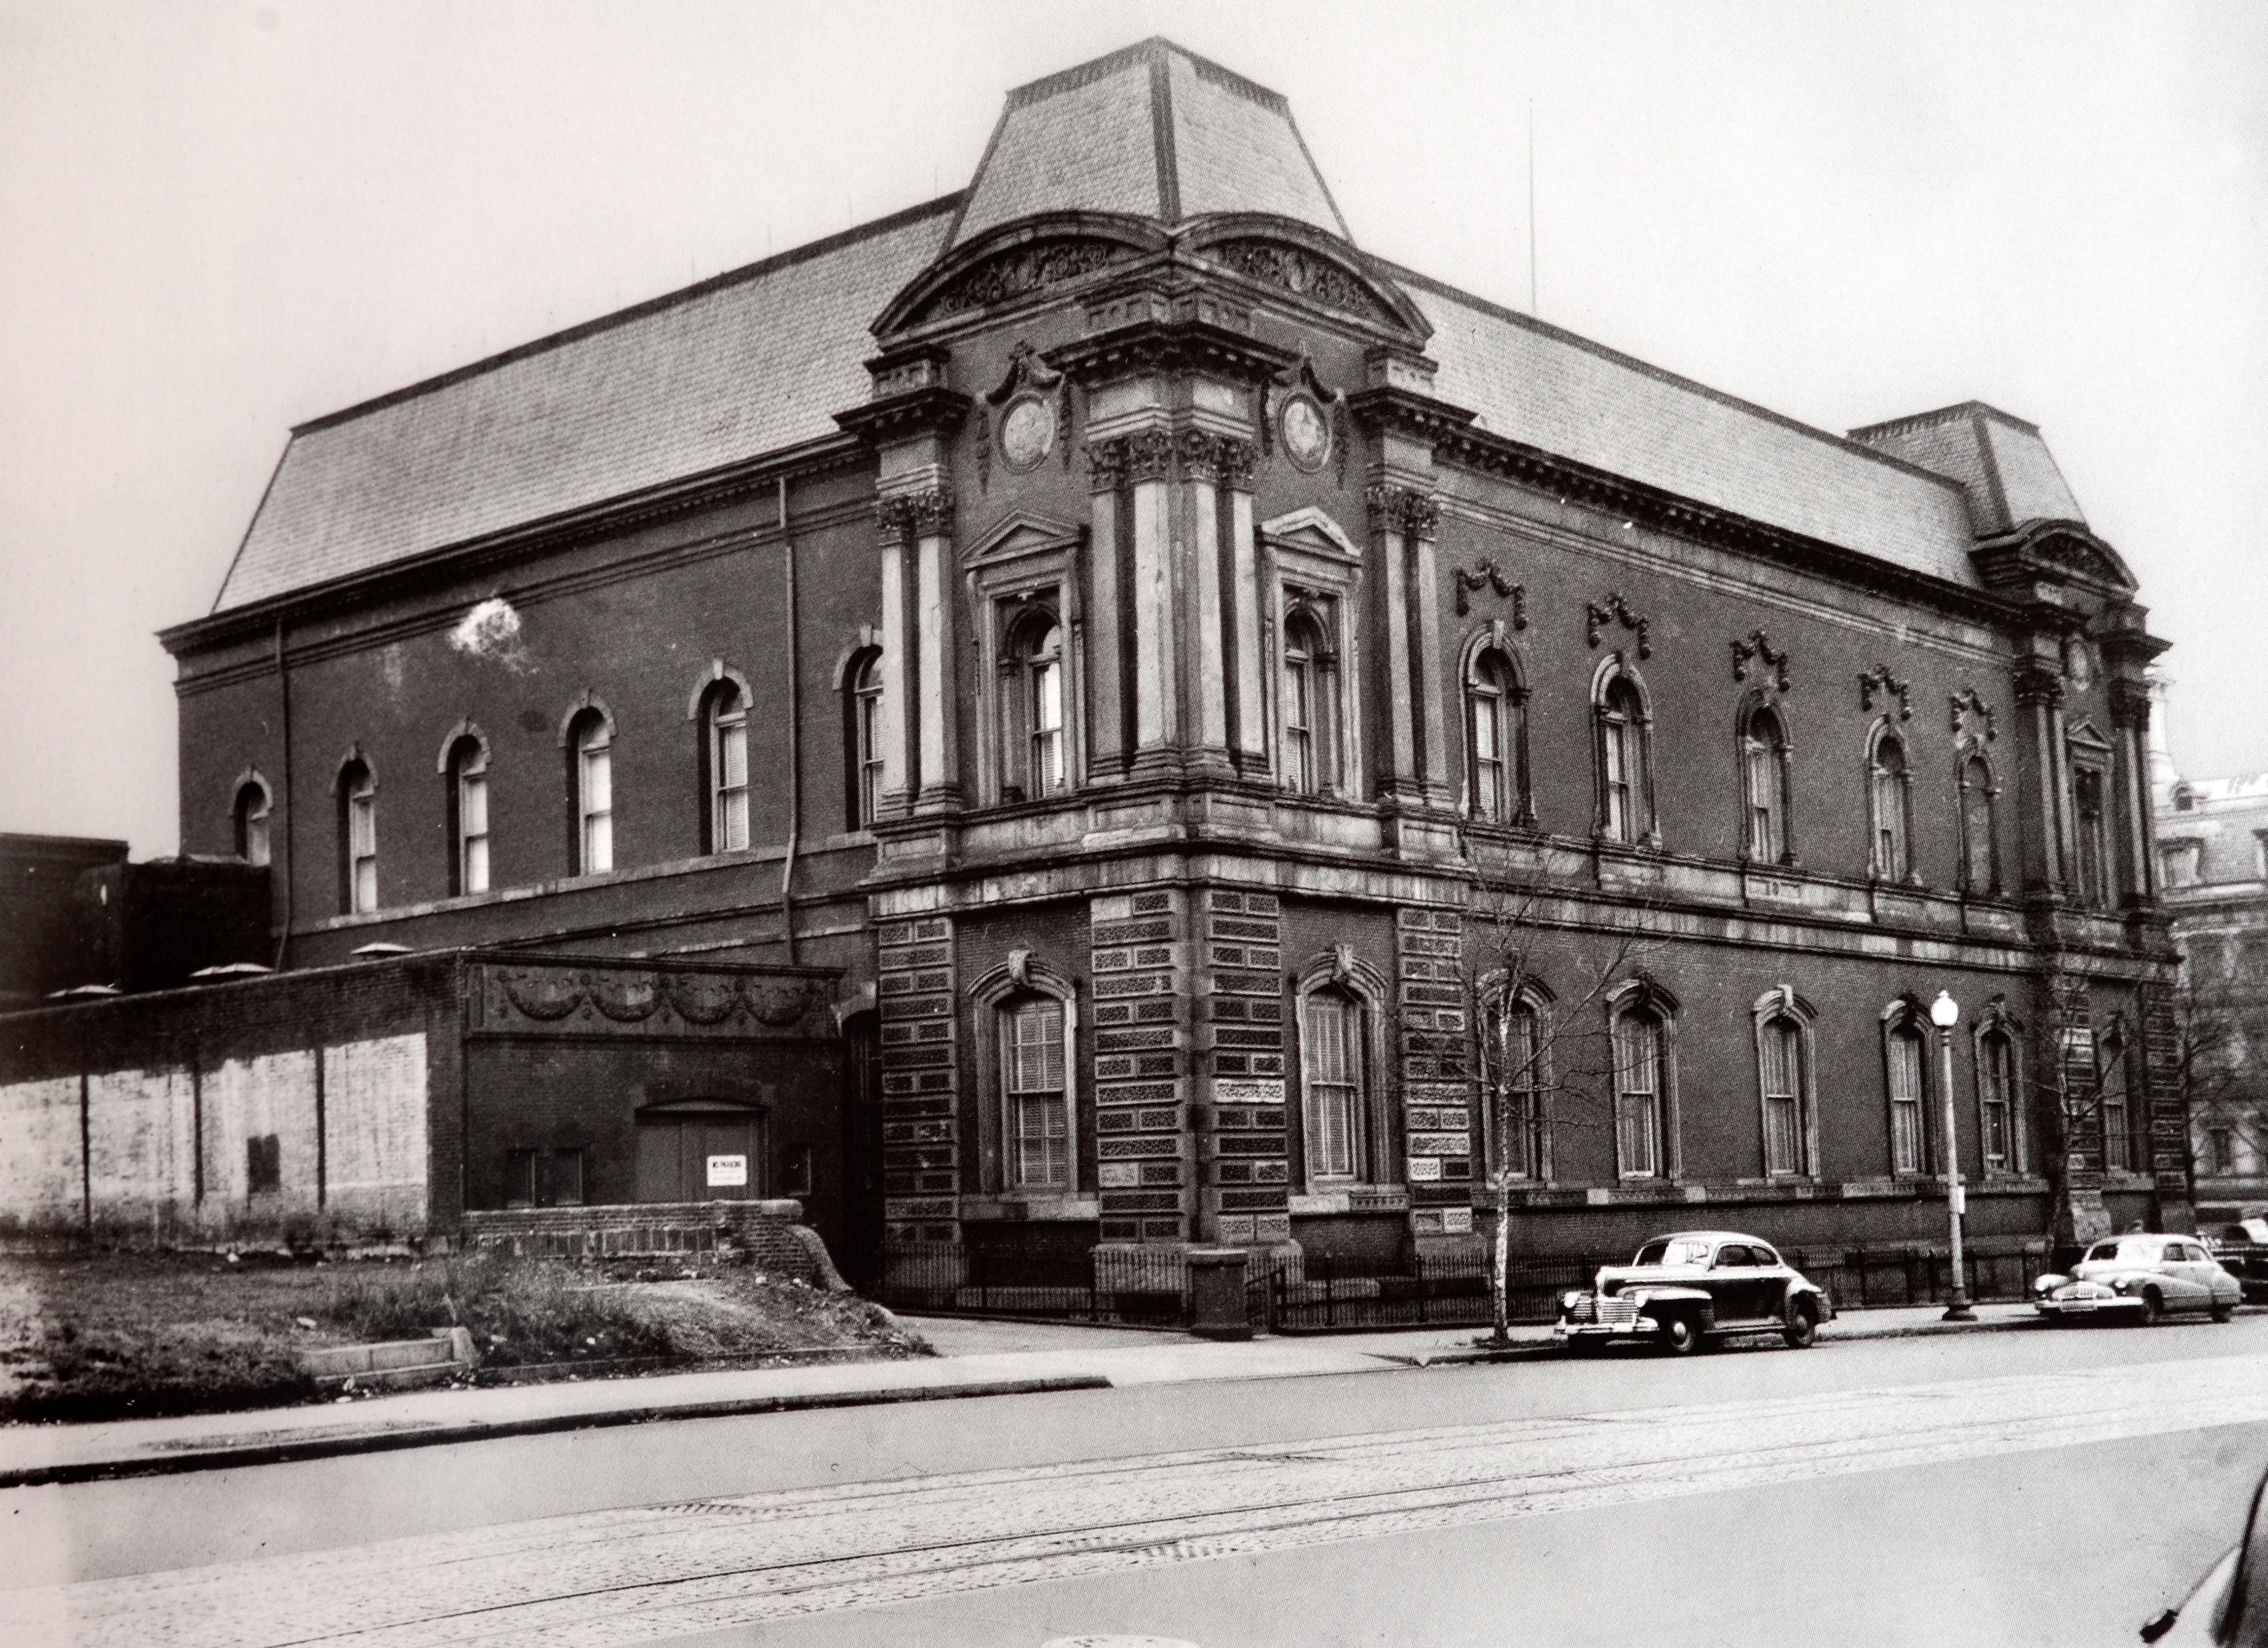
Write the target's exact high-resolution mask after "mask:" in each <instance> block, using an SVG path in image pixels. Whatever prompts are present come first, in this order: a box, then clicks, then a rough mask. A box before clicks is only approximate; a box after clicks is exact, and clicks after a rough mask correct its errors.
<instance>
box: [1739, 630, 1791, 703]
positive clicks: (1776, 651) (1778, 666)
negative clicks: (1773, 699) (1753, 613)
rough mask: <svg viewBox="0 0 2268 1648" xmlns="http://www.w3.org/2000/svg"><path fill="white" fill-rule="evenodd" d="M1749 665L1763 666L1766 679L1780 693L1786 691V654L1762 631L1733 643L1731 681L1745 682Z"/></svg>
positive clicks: (1756, 631)
mask: <svg viewBox="0 0 2268 1648" xmlns="http://www.w3.org/2000/svg"><path fill="white" fill-rule="evenodd" d="M1751 663H1761V664H1763V665H1764V670H1765V674H1766V678H1767V679H1769V680H1770V681H1771V683H1772V684H1773V685H1775V686H1777V687H1778V689H1779V690H1780V691H1783V692H1786V691H1788V678H1787V654H1786V651H1785V650H1783V649H1782V648H1780V647H1774V646H1773V645H1772V644H1771V637H1770V636H1768V635H1766V634H1765V633H1764V632H1763V631H1762V630H1751V631H1750V632H1749V639H1746V640H1744V641H1734V643H1733V679H1734V680H1735V681H1746V680H1747V679H1748V678H1749V665H1750V664H1751Z"/></svg>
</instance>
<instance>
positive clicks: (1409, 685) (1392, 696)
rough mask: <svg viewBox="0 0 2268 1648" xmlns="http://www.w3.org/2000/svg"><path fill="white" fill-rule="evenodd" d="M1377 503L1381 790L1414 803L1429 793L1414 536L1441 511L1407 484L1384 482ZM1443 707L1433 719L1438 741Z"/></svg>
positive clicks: (1372, 501) (1427, 531)
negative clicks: (1382, 731)
mask: <svg viewBox="0 0 2268 1648" xmlns="http://www.w3.org/2000/svg"><path fill="white" fill-rule="evenodd" d="M1366 501H1367V502H1368V504H1369V506H1370V528H1371V541H1372V543H1373V546H1374V549H1375V558H1376V562H1377V573H1378V576H1377V578H1376V579H1375V580H1374V594H1373V597H1372V601H1373V610H1374V611H1375V612H1376V614H1377V619H1378V635H1379V641H1380V649H1381V663H1382V665H1383V668H1384V674H1385V681H1384V684H1383V691H1381V694H1380V698H1381V707H1382V709H1383V711H1384V720H1385V732H1386V737H1385V748H1384V750H1383V754H1384V756H1385V763H1384V769H1385V770H1384V771H1383V772H1381V774H1380V780H1381V782H1380V785H1379V787H1380V789H1381V792H1382V793H1384V794H1388V795H1394V796H1400V797H1403V798H1404V799H1407V800H1410V801H1420V800H1423V799H1425V769H1424V750H1425V719H1424V718H1425V710H1424V706H1423V699H1424V698H1425V696H1426V694H1425V691H1424V686H1425V684H1424V683H1423V682H1422V681H1421V679H1420V677H1419V676H1418V646H1417V638H1416V636H1415V634H1414V633H1413V631H1414V629H1415V627H1416V626H1415V624H1414V623H1413V617H1414V614H1415V603H1416V598H1417V591H1416V589H1415V588H1414V580H1413V571H1414V567H1413V561H1414V558H1415V557H1414V551H1413V550H1412V543H1413V541H1415V540H1417V539H1418V538H1419V537H1420V536H1424V537H1425V538H1428V539H1430V537H1431V536H1432V532H1433V529H1434V523H1435V521H1437V520H1438V518H1439V512H1438V510H1437V508H1436V506H1435V505H1434V503H1433V500H1432V499H1431V498H1429V497H1427V496H1426V495H1425V493H1423V492H1420V491H1415V490H1414V489H1412V488H1410V487H1406V486H1394V485H1388V484H1378V485H1373V486H1372V487H1371V488H1370V489H1369V491H1368V492H1367V493H1366ZM1433 723H1434V727H1435V728H1436V732H1435V739H1436V742H1437V744H1438V739H1439V731H1438V728H1439V726H1440V711H1439V707H1438V706H1436V708H1435V712H1434V716H1433Z"/></svg>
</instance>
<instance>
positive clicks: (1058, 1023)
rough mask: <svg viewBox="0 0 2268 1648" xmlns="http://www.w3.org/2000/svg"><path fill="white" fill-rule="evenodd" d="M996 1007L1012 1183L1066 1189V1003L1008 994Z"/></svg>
mask: <svg viewBox="0 0 2268 1648" xmlns="http://www.w3.org/2000/svg"><path fill="white" fill-rule="evenodd" d="M997 1010H998V1037H999V1042H1000V1093H1001V1097H1002V1099H1003V1101H1004V1103H1005V1109H1006V1112H1007V1114H1006V1118H1005V1120H1006V1133H1007V1135H1008V1136H1007V1140H1006V1144H1007V1151H1006V1155H1007V1167H1008V1179H1009V1183H1010V1187H1011V1188H1013V1189H1017V1190H1060V1191H1068V1190H1069V1189H1070V1188H1071V1106H1070V1104H1069V1102H1068V1100H1069V1092H1068V1089H1067V1085H1066V1083H1065V1080H1064V1072H1065V1069H1066V1067H1067V1060H1066V1059H1065V1057H1064V1040H1065V1036H1064V1004H1063V1003H1062V1002H1061V1001H1058V1000H1057V999H1056V998H1055V997H1053V996H1048V995H1040V994H1027V995H1020V996H1016V997H1013V998H1011V999H1010V1000H1009V1001H1006V1002H1005V1003H1004V1004H1003V1005H1002V1006H1001V1007H999V1008H998V1009H997Z"/></svg>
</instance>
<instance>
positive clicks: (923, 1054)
mask: <svg viewBox="0 0 2268 1648" xmlns="http://www.w3.org/2000/svg"><path fill="white" fill-rule="evenodd" d="M875 936H876V942H877V945H878V954H877V957H876V969H877V972H878V974H879V984H878V987H877V989H876V1004H877V1006H878V1008H879V1009H880V1019H881V1042H882V1046H881V1067H882V1197H883V1201H882V1217H883V1221H884V1226H885V1230H886V1231H887V1239H888V1240H890V1241H892V1242H957V1241H959V1240H960V1239H961V1223H960V1220H961V1194H960V1193H961V1097H960V1091H961V1084H960V1069H961V1066H960V1060H959V1057H958V1039H959V1024H960V1016H959V1015H958V1014H957V1013H956V1012H955V1010H954V1003H955V1001H957V1000H958V994H957V992H956V990H955V988H954V984H955V973H956V972H957V969H956V967H955V965H954V935H953V921H952V919H951V918H950V917H946V916H919V917H916V918H913V919H911V920H895V921H885V922H883V923H881V924H880V926H879V927H877V928H876V930H875Z"/></svg>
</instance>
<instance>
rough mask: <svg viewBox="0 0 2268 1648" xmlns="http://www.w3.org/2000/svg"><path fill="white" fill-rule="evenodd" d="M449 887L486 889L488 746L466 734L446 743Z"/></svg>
mask: <svg viewBox="0 0 2268 1648" xmlns="http://www.w3.org/2000/svg"><path fill="white" fill-rule="evenodd" d="M448 768H449V772H448V785H449V792H448V803H449V839H450V841H451V843H452V846H451V851H450V862H449V891H450V892H451V893H453V894H462V893H471V892H486V891H488V890H489V750H488V746H487V745H486V744H484V743H482V742H481V741H480V740H479V739H477V738H475V737H472V736H470V735H468V736H466V737H462V738H460V739H458V740H457V741H456V742H455V743H453V744H451V745H450V746H449V761H448Z"/></svg>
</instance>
